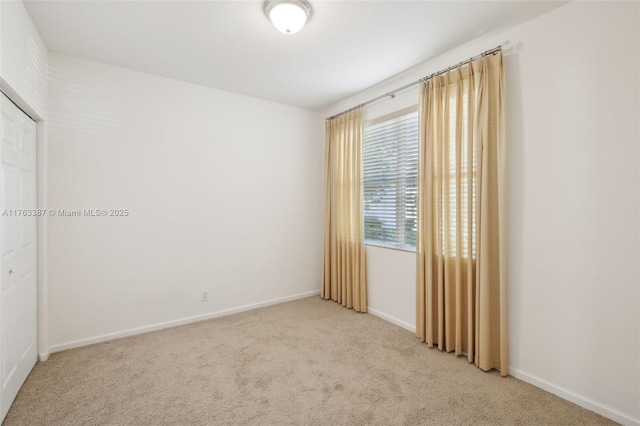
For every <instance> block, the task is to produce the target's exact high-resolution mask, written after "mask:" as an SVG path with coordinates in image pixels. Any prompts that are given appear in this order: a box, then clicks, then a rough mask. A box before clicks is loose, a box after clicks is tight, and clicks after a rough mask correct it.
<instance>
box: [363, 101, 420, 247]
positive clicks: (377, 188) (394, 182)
mask: <svg viewBox="0 0 640 426" xmlns="http://www.w3.org/2000/svg"><path fill="white" fill-rule="evenodd" d="M418 139H419V136H418V112H417V111H413V112H410V113H408V114H407V113H405V114H402V115H400V116H396V117H394V118H390V119H386V120H384V121H381V122H374V123H371V124H365V128H364V135H363V144H364V145H363V157H364V160H363V176H364V239H365V243H369V244H374V245H382V246H387V247H395V248H404V249H415V247H416V208H417V204H416V198H417V190H418Z"/></svg>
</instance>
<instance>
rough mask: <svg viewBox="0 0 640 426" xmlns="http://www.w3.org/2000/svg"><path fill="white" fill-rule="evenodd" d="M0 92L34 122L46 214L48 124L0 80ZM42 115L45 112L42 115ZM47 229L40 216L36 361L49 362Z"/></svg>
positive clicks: (46, 220) (40, 205)
mask: <svg viewBox="0 0 640 426" xmlns="http://www.w3.org/2000/svg"><path fill="white" fill-rule="evenodd" d="M0 91H2V93H4V95H5V96H7V97H8V98H9V99H10V100H11V101H12V102H13V103H14V104H16V105H17V106H18V108H20V109H21V110H22V111H23V112H24V113H25V114H27V115H28V116H29V117H30V118H31V119H33V120H34V121H35V122H36V174H37V176H36V200H37V201H36V205H37V208H38V209H44V210H46V209H47V208H48V206H47V186H48V185H47V148H48V143H47V132H46V124H47V120H46V118H45V117H44V116H42V115H41V114H38V112H37V111H36V110H35V109H34V108H33V107H32V105H30V104H29V102H27V101H26V100H25V99H24V98H23V97H22V96H20V94H19V93H18V92H17V91H15V90H14V89H13V88H12V87H11V85H9V84H8V83H7V82H6V81H5V80H4V78H2V77H1V76H0ZM42 113H43V114H45V112H44V111H43V112H42ZM48 226H49V216H48V214H47V215H44V216H39V217H38V221H37V225H36V241H37V257H38V262H37V270H38V273H37V293H38V309H37V310H38V319H37V324H38V361H46V360H47V359H48V358H49V321H48V311H49V309H48V299H49V298H48V294H49V291H48V290H49V288H48V286H49V280H48V277H49V274H48V239H47V236H48Z"/></svg>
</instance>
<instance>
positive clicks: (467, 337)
mask: <svg viewBox="0 0 640 426" xmlns="http://www.w3.org/2000/svg"><path fill="white" fill-rule="evenodd" d="M503 80H504V79H503V65H502V54H501V53H500V52H498V53H497V54H493V55H489V56H485V57H482V58H481V59H478V60H474V61H473V62H471V63H470V64H468V65H464V66H462V67H459V68H456V69H454V70H452V71H449V72H447V73H444V74H442V75H439V76H436V77H433V78H431V79H429V80H428V81H427V82H426V83H424V84H423V85H422V90H421V98H420V128H421V131H420V132H421V135H420V138H421V139H420V164H419V205H418V241H417V250H416V252H417V257H418V259H417V260H418V262H417V265H418V269H417V323H416V324H417V328H416V334H417V335H418V337H419V338H420V339H422V340H423V341H424V342H426V343H427V344H428V345H429V346H436V345H437V347H438V348H439V349H440V350H445V351H447V352H455V353H456V355H461V354H466V355H467V357H468V359H469V361H470V362H475V364H476V365H477V366H478V367H480V368H481V369H483V370H485V371H487V370H491V369H494V368H495V369H499V370H500V372H501V374H502V375H506V374H507V373H508V354H507V306H506V282H505V253H504V247H505V246H504V226H505V211H504V191H505V189H504V185H505V181H504V156H505V131H504V83H503Z"/></svg>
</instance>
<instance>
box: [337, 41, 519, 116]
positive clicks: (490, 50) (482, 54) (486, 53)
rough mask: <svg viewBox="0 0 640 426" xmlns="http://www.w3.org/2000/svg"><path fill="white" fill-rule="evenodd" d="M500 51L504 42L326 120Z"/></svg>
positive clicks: (393, 95)
mask: <svg viewBox="0 0 640 426" xmlns="http://www.w3.org/2000/svg"><path fill="white" fill-rule="evenodd" d="M506 43H508V41H507V42H504V43H503V44H506ZM500 51H502V44H501V45H500V46H497V47H494V48H493V49H489V50H487V51H486V52H482V53H480V54H478V55H476V56H472V57H470V58H469V59H467V60H464V61H462V62H458V63H457V64H455V65H452V66H450V67H449V68H444V69H442V70H440V71H436V72H434V73H433V74H429V75H428V76H426V77H422V78H421V79H419V80H416V81H414V82H412V83H409V84H406V85H404V86H402V87H399V88H397V89H395V90H393V91H391V92H387V93H385V94H383V95H380V96H377V97H375V98H373V99H369V100H368V101H366V102H363V103H361V104H359V105H356V106H354V107H351V108H349V109H346V110H344V111H342V112H339V113H337V114H334V115H332V116H331V117H328V118H326V120H332V119H334V118H336V117H340V116H341V115H343V114H346V113H348V112H351V111H353V110H354V109H358V108H361V107H363V106H366V105H369V104H371V103H373V102H376V101H379V100H380V99H384V98H386V97H390V98H391V99H393V98H395V97H396V93H398V92H401V91H403V90H404V89H408V88H409V87H412V86H415V85H416V84H420V83H424V82H425V81H427V80H429V79H431V78H433V77H437V76H439V75H440V74H444V73H446V72H449V71H451V70H453V69H456V68H458V67H461V66H463V65H466V64H468V63H469V62H471V61H473V60H475V59H478V58H482V57H484V56H489V55H493V54H494V53H497V52H500Z"/></svg>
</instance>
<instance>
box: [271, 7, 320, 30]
mask: <svg viewBox="0 0 640 426" xmlns="http://www.w3.org/2000/svg"><path fill="white" fill-rule="evenodd" d="M264 13H265V14H266V15H267V17H268V18H269V19H270V20H271V22H272V23H273V26H274V27H276V28H277V29H278V31H281V32H283V33H285V34H293V33H297V32H298V31H300V30H301V29H302V27H304V24H305V23H306V22H307V21H308V20H309V18H311V5H310V4H309V2H307V1H306V0H267V1H266V2H265V3H264Z"/></svg>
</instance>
